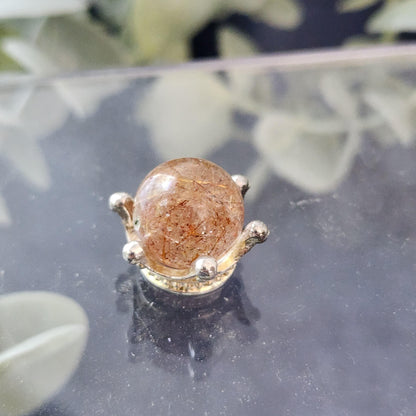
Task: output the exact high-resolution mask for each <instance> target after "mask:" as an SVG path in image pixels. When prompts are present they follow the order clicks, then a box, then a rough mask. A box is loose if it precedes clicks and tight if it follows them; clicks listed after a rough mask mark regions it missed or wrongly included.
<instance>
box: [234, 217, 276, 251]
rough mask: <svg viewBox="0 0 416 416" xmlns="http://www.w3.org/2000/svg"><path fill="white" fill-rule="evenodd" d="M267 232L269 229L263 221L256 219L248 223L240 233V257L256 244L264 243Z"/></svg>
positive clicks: (268, 232)
mask: <svg viewBox="0 0 416 416" xmlns="http://www.w3.org/2000/svg"><path fill="white" fill-rule="evenodd" d="M269 234H270V231H269V229H268V228H267V225H266V224H265V223H264V222H262V221H258V220H256V221H251V222H250V223H248V224H247V225H246V227H245V228H244V231H243V234H242V237H243V238H244V247H243V250H242V252H240V257H241V256H243V255H244V254H246V253H247V252H248V251H250V250H251V249H252V248H253V247H254V246H255V245H256V244H260V243H264V242H265V241H266V240H267V237H268V236H269Z"/></svg>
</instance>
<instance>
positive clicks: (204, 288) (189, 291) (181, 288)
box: [140, 264, 236, 296]
mask: <svg viewBox="0 0 416 416" xmlns="http://www.w3.org/2000/svg"><path fill="white" fill-rule="evenodd" d="M235 267H236V264H234V265H233V266H232V267H231V268H230V269H228V270H227V271H226V272H225V273H222V274H219V275H217V276H216V277H215V278H214V279H212V280H207V281H201V280H198V278H197V277H193V278H190V279H186V280H180V279H169V278H167V277H165V276H161V275H160V274H157V273H155V272H152V271H150V270H149V269H146V268H144V269H140V273H141V274H142V276H143V277H144V279H145V280H146V281H147V282H149V283H150V284H151V285H153V286H156V287H157V288H159V289H162V290H164V291H166V292H170V293H176V294H181V295H187V296H198V295H205V294H207V293H211V292H214V291H216V290H217V289H219V288H220V287H222V286H223V285H224V283H225V282H226V281H227V280H228V279H229V278H230V277H231V275H232V274H233V272H234V270H235Z"/></svg>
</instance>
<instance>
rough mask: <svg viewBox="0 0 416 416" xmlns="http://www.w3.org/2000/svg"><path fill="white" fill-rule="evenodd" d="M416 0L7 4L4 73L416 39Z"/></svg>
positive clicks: (23, 0)
mask: <svg viewBox="0 0 416 416" xmlns="http://www.w3.org/2000/svg"><path fill="white" fill-rule="evenodd" d="M415 31H416V2H415V1H414V0H338V1H331V0H318V1H306V0H174V1H172V0H90V1H87V0H60V1H58V2H57V1H53V0H42V1H37V2H31V1H29V0H3V1H2V2H1V4H0V41H1V54H0V69H1V70H2V71H14V70H24V71H28V72H33V73H37V74H48V73H51V72H56V71H73V70H82V69H91V68H102V67H106V66H112V67H114V66H131V65H151V64H155V63H158V64H159V63H177V62H183V61H188V60H194V59H201V58H214V57H230V56H231V57H232V56H252V55H257V54H260V53H274V52H281V51H293V50H300V49H307V48H323V47H339V46H346V47H352V46H364V45H374V44H379V43H392V42H398V41H403V40H411V39H414V32H415Z"/></svg>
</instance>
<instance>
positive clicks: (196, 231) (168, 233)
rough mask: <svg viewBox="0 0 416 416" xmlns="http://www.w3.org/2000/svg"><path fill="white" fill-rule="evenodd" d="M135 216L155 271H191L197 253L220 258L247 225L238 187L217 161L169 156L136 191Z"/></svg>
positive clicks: (179, 273)
mask: <svg viewBox="0 0 416 416" xmlns="http://www.w3.org/2000/svg"><path fill="white" fill-rule="evenodd" d="M133 220H134V224H135V229H136V232H137V234H138V237H139V240H140V242H141V245H142V247H143V251H144V254H145V257H146V265H147V266H149V267H150V268H151V269H152V270H153V271H155V272H157V273H161V274H168V275H171V276H184V275H186V274H188V273H189V271H190V267H191V266H192V263H193V262H194V261H195V260H196V259H197V258H198V257H199V256H212V257H214V258H215V259H217V260H219V259H220V258H221V257H222V256H223V255H224V254H225V253H226V252H227V251H228V250H229V249H230V248H231V247H232V245H233V244H234V242H235V241H236V239H237V238H238V236H239V235H240V233H241V231H242V228H243V225H244V203H243V197H242V195H241V191H240V188H239V187H238V186H237V185H236V184H235V183H234V181H233V180H232V178H231V176H230V175H229V174H228V173H227V172H226V171H225V170H224V169H222V168H221V167H219V166H218V165H216V164H215V163H212V162H209V161H207V160H204V159H195V158H183V159H175V160H170V161H169V162H165V163H162V164H161V165H159V166H157V167H156V168H155V169H153V170H152V171H151V172H150V173H149V174H148V175H147V176H146V178H145V179H144V180H143V182H142V184H141V185H140V186H139V189H138V190H137V194H136V197H135V201H134V213H133Z"/></svg>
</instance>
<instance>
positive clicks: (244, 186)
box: [231, 175, 250, 197]
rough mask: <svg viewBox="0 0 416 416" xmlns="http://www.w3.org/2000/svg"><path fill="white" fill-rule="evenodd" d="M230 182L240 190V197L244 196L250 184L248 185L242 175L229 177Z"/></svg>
mask: <svg viewBox="0 0 416 416" xmlns="http://www.w3.org/2000/svg"><path fill="white" fill-rule="evenodd" d="M231 178H232V180H233V181H234V182H235V183H236V185H237V186H238V187H239V188H240V191H241V195H243V197H244V195H245V194H246V192H247V191H248V190H249V188H250V184H249V183H248V179H247V178H246V177H245V176H243V175H233V176H231Z"/></svg>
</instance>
